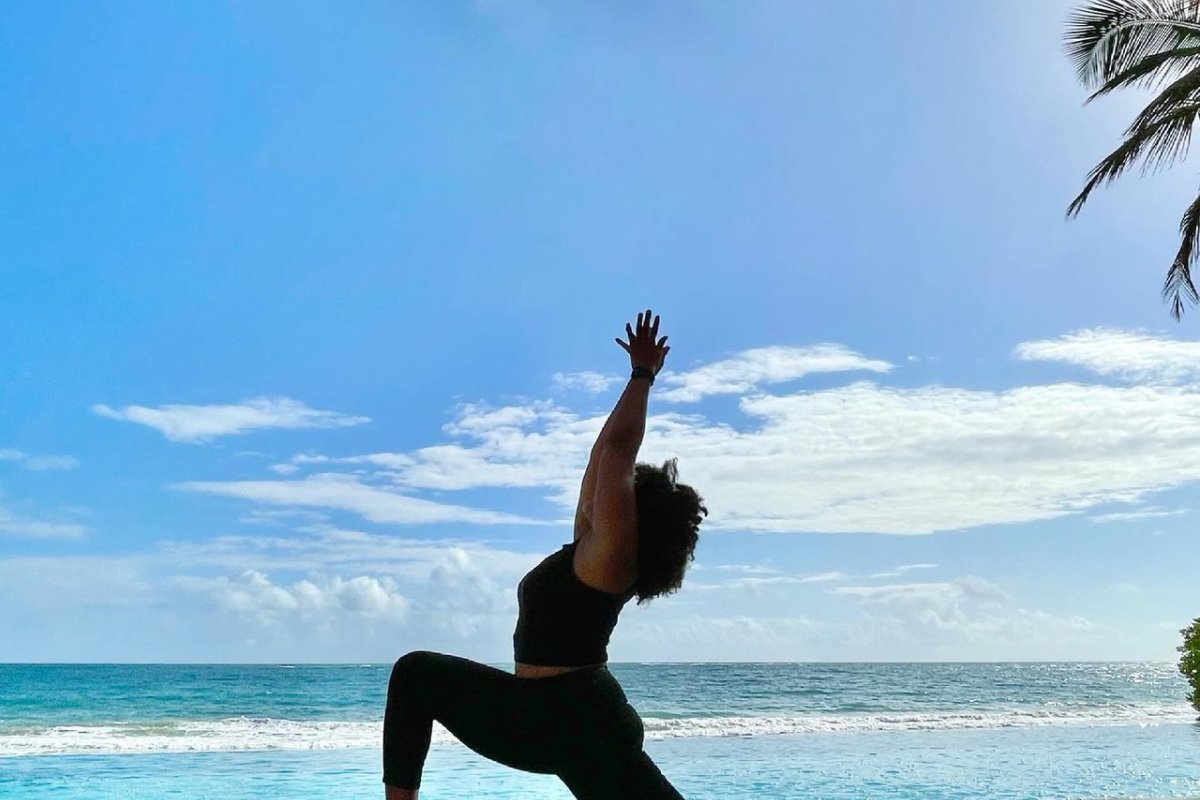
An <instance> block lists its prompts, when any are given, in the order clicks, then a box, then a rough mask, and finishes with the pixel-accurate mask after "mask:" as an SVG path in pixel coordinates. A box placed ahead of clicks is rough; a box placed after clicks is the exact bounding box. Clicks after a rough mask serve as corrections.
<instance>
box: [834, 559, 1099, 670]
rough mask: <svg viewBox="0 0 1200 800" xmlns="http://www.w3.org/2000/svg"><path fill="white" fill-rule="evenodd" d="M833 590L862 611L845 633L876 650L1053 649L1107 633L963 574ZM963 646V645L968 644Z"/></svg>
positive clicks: (929, 654)
mask: <svg viewBox="0 0 1200 800" xmlns="http://www.w3.org/2000/svg"><path fill="white" fill-rule="evenodd" d="M831 593H832V594H835V595H843V596H847V597H851V598H854V599H855V600H857V601H859V602H860V603H861V604H862V605H863V611H864V614H863V616H862V618H860V619H859V620H858V621H857V622H856V623H854V625H853V626H852V628H851V630H850V633H849V636H850V637H851V638H856V639H858V640H859V641H861V642H862V643H864V644H865V645H869V646H870V647H872V648H875V649H877V650H879V651H882V652H889V651H892V652H906V651H907V652H911V651H912V648H914V647H916V648H917V649H918V651H919V652H922V653H924V657H925V658H936V657H938V656H939V655H941V654H948V653H961V652H963V648H964V647H965V648H973V649H974V650H975V652H976V656H975V657H976V658H978V657H979V656H980V655H983V654H989V653H997V652H998V653H1007V654H1009V655H1008V656H1006V657H1011V653H1012V652H1014V651H1017V652H1030V650H1031V649H1032V650H1033V651H1034V652H1042V653H1044V654H1049V653H1053V652H1056V651H1055V650H1054V648H1059V647H1062V646H1063V643H1065V642H1070V643H1071V644H1072V645H1074V646H1076V647H1080V646H1089V645H1090V646H1096V645H1097V644H1099V643H1102V642H1103V640H1104V639H1105V638H1106V637H1107V638H1111V637H1112V635H1113V633H1114V631H1111V630H1108V629H1106V628H1103V627H1101V626H1098V625H1096V624H1095V623H1093V622H1092V621H1091V620H1088V619H1086V618H1084V617H1081V616H1078V615H1066V616H1060V615H1054V614H1050V613H1047V612H1045V611H1041V610H1037V609H1029V608H1023V607H1018V606H1016V605H1015V604H1014V602H1013V598H1011V597H1010V596H1009V595H1008V593H1007V592H1005V591H1004V590H1003V589H1001V588H1000V587H999V586H997V585H996V584H994V583H991V582H989V581H986V580H984V579H982V578H978V577H974V576H966V577H963V578H959V579H956V580H952V581H944V582H939V583H911V584H895V585H891V586H842V587H838V588H836V589H833V590H831ZM968 652H969V650H968Z"/></svg>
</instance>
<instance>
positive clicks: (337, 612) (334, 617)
mask: <svg viewBox="0 0 1200 800" xmlns="http://www.w3.org/2000/svg"><path fill="white" fill-rule="evenodd" d="M174 582H175V583H176V584H177V585H178V586H180V587H181V588H183V589H185V590H189V591H193V592H201V593H205V594H207V595H209V596H210V597H211V598H212V599H213V600H214V601H215V602H216V603H217V604H218V605H219V606H220V607H221V608H223V609H225V610H227V611H230V612H233V613H234V614H236V615H238V616H241V617H245V618H248V619H251V620H254V621H256V622H258V623H261V624H264V625H274V624H277V623H279V622H281V621H284V620H286V619H289V618H290V619H298V620H304V621H313V622H315V623H317V624H320V625H330V624H333V623H335V622H339V621H342V620H344V619H347V618H353V617H361V618H365V619H373V620H388V621H392V622H399V621H402V620H403V619H404V617H405V615H406V614H407V613H408V607H409V601H408V600H407V599H406V598H405V597H404V596H403V595H402V594H400V592H399V591H398V589H397V586H396V584H395V582H394V581H392V580H391V579H390V578H386V577H385V578H382V579H379V578H374V577H370V576H367V575H359V576H357V577H353V578H349V579H345V578H341V577H338V576H333V577H324V576H322V577H318V578H315V579H312V580H310V579H303V580H298V581H295V582H293V583H292V584H291V585H290V586H284V585H280V584H275V583H272V581H271V580H270V578H269V577H268V576H267V575H265V574H263V573H261V572H259V571H257V570H253V569H250V570H246V571H244V572H242V573H241V574H240V575H238V576H237V577H235V578H228V577H225V576H220V577H216V578H196V577H186V576H185V577H178V578H175V579H174Z"/></svg>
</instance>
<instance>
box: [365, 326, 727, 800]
mask: <svg viewBox="0 0 1200 800" xmlns="http://www.w3.org/2000/svg"><path fill="white" fill-rule="evenodd" d="M658 321H659V320H658V317H655V318H654V324H653V325H651V324H650V310H649V309H647V310H646V313H645V315H644V316H643V315H642V314H638V319H637V330H636V331H635V330H633V329H632V328H631V327H630V326H629V325H628V324H626V325H625V331H626V333H627V334H628V335H629V343H628V344H626V343H625V342H623V341H622V340H621V339H617V344H619V345H621V347H622V348H624V350H625V352H627V353H628V354H629V358H630V362H631V363H632V366H633V373H632V376H631V377H630V379H629V383H628V384H627V385H626V387H625V391H624V392H623V393H622V394H621V399H620V401H618V403H617V406H616V408H615V409H613V412H612V414H611V415H609V418H608V421H607V422H605V423H604V428H603V430H601V431H600V436H599V437H598V438H597V439H596V444H595V445H594V446H593V447H592V454H591V459H590V461H589V462H588V466H587V471H586V472H585V473H584V476H583V485H582V488H581V489H580V493H579V505H578V507H577V509H576V512H575V539H574V541H573V542H571V543H570V544H566V545H563V547H562V548H561V549H560V550H559V551H558V552H557V553H554V554H553V555H551V556H549V557H547V558H546V559H545V560H543V561H542V562H541V563H540V564H538V565H537V566H536V567H534V568H533V569H532V570H530V572H529V573H528V574H527V575H526V576H525V577H524V578H523V579H522V580H521V583H520V584H519V585H518V587H517V598H518V603H519V608H520V611H519V613H518V618H517V628H516V632H515V633H514V635H513V645H514V650H515V661H516V668H515V670H514V674H510V673H508V672H505V671H503V670H499V669H496V668H495V667H489V666H486V665H484V664H479V663H477V662H474V661H469V660H467V659H465V658H459V657H458V656H451V655H445V654H442V653H432V652H428V651H424V650H418V651H414V652H411V653H408V654H407V655H405V656H403V657H401V658H400V660H399V661H397V662H396V666H395V668H394V669H393V670H392V677H391V680H390V682H389V683H388V697H387V710H386V712H385V714H384V725H383V782H384V784H386V786H387V800H414V799H415V798H416V796H417V789H418V787H419V786H420V784H421V769H422V767H423V765H424V763H425V756H426V754H427V753H428V751H429V739H430V735H431V733H432V729H433V720H435V719H436V720H437V721H438V722H440V723H442V725H444V726H445V727H446V728H447V729H448V730H449V731H450V732H451V733H453V734H454V736H455V737H456V738H458V739H459V740H460V741H461V742H462V743H463V744H465V745H467V746H468V747H470V748H471V749H472V750H474V751H475V752H477V753H480V754H481V755H484V756H487V757H488V758H490V759H492V760H493V761H497V762H499V763H501V764H505V765H507V766H510V767H513V768H514V769H520V770H525V771H527V772H539V773H543V774H553V775H557V776H558V777H559V778H561V779H562V781H563V783H565V784H566V785H567V788H568V789H570V790H571V793H572V794H573V795H574V796H575V797H577V798H581V800H616V798H641V799H642V800H652V799H653V798H677V799H678V800H682V795H680V794H679V792H677V791H676V790H675V789H674V788H673V787H672V786H671V784H670V783H668V782H667V779H666V778H665V777H663V775H662V773H661V772H659V770H658V767H656V766H655V764H654V762H653V761H651V760H650V757H649V756H648V755H647V754H646V752H645V750H643V749H642V744H643V740H644V728H643V727H642V721H641V719H640V718H639V717H638V714H637V712H636V711H635V710H634V709H633V707H632V706H631V705H629V703H628V701H627V700H626V698H625V693H624V692H623V691H622V690H621V686H620V684H618V683H617V680H616V678H614V677H613V676H612V674H611V673H610V672H609V671H608V667H607V660H608V653H607V646H608V640H609V636H610V634H611V633H612V629H613V627H614V626H615V625H616V623H617V617H618V615H619V614H620V612H621V608H622V607H623V606H624V605H625V603H626V602H627V601H628V600H629V599H630V598H631V597H633V596H635V595H636V596H637V598H638V604H639V605H640V604H642V603H645V602H648V601H649V600H650V599H652V598H654V597H658V596H661V595H667V594H670V593H671V592H674V591H675V590H676V589H678V588H679V586H680V585H681V584H682V582H683V574H684V571H685V570H686V569H687V565H688V563H689V562H690V561H691V560H692V556H693V551H694V550H695V547H696V540H697V537H698V529H699V526H700V522H701V517H700V515H701V513H703V514H704V515H705V516H707V514H708V510H707V509H706V508H705V507H704V505H703V503H702V501H701V498H700V497H699V495H697V494H696V492H695V490H693V489H692V488H691V487H690V486H684V485H681V484H676V483H675V476H676V472H675V463H674V461H673V460H672V461H668V462H667V463H666V464H664V465H663V467H662V468H658V467H653V466H650V465H648V464H637V463H636V459H637V452H638V448H639V447H640V446H641V443H642V436H643V434H644V432H645V428H646V401H647V398H648V396H649V394H650V386H651V385H652V384H653V383H654V376H655V375H656V374H657V373H658V371H659V370H660V369H662V365H663V360H664V359H665V358H666V355H667V353H668V352H669V351H670V349H671V348H670V347H665V346H664V343H665V342H666V341H667V337H666V336H664V337H662V339H661V340H659V341H658V342H657V343H656V342H655V337H656V336H657V335H658Z"/></svg>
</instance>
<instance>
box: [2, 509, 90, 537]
mask: <svg viewBox="0 0 1200 800" xmlns="http://www.w3.org/2000/svg"><path fill="white" fill-rule="evenodd" d="M86 532H87V528H85V527H84V526H82V525H79V524H77V523H74V522H51V521H49V520H41V519H29V518H27V517H20V516H17V515H15V514H13V513H12V512H10V511H7V510H6V509H4V508H3V507H0V534H4V535H9V536H21V537H25V538H30V539H77V538H79V537H80V536H83V535H84V534H85V533H86Z"/></svg>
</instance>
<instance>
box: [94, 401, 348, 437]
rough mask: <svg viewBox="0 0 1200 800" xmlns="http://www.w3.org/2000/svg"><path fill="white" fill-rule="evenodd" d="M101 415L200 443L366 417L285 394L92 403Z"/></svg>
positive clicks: (336, 425)
mask: <svg viewBox="0 0 1200 800" xmlns="http://www.w3.org/2000/svg"><path fill="white" fill-rule="evenodd" d="M92 411H94V412H95V413H97V414H99V415H100V416H102V417H108V418H110V419H118V420H125V421H127V422H135V423H137V424H139V425H145V426H147V427H149V428H153V429H154V430H156V431H158V432H159V433H161V434H162V435H163V436H165V437H166V438H167V439H169V440H171V441H173V442H189V443H200V442H207V441H211V440H212V439H215V438H217V437H219V436H230V435H236V434H243V433H248V432H250V431H254V430H263V429H270V428H286V429H303V428H344V427H348V426H351V425H361V424H363V423H366V422H370V419H369V418H368V417H358V416H352V415H349V414H342V413H340V412H337V411H320V410H316V409H312V408H309V407H308V406H306V405H304V403H301V402H300V401H298V400H292V399H290V398H287V397H256V398H251V399H249V400H245V401H243V402H241V403H236V404H232V405H164V406H155V407H149V406H136V405H134V406H123V407H121V408H112V407H110V406H107V405H104V404H98V405H95V406H92Z"/></svg>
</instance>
